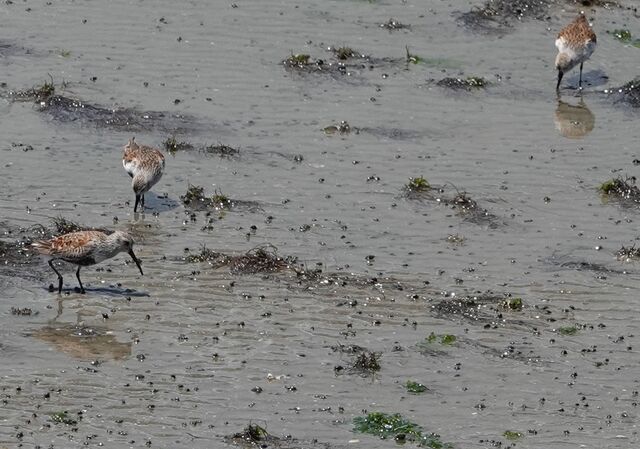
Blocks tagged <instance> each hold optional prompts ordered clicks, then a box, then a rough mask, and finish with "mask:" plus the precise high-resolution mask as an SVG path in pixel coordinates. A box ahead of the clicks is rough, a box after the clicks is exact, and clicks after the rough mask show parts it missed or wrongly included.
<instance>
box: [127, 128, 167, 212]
mask: <svg viewBox="0 0 640 449" xmlns="http://www.w3.org/2000/svg"><path fill="white" fill-rule="evenodd" d="M122 165H123V166H124V169H125V170H126V171H127V173H129V176H131V177H132V178H133V180H132V182H131V186H132V187H133V192H134V193H135V194H136V203H135V206H133V212H137V211H138V203H139V204H140V206H141V207H142V211H143V212H144V194H145V193H146V192H148V191H149V189H151V187H153V186H154V185H155V184H156V183H157V182H158V181H159V180H160V178H161V177H162V172H163V171H164V155H163V154H162V153H161V152H160V150H157V149H155V148H152V147H148V146H146V145H138V144H137V143H136V140H135V137H134V138H132V139H131V140H129V143H128V144H127V145H126V146H125V147H124V154H123V155H122Z"/></svg>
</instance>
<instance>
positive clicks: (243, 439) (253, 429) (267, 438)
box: [225, 424, 280, 448]
mask: <svg viewBox="0 0 640 449" xmlns="http://www.w3.org/2000/svg"><path fill="white" fill-rule="evenodd" d="M225 440H226V441H227V442H229V443H233V444H236V445H238V446H242V447H258V448H266V447H269V446H271V445H278V443H279V442H280V438H278V437H275V436H273V435H271V434H269V432H267V430H266V429H265V428H264V427H261V426H259V425H257V424H249V425H248V426H247V427H245V428H244V429H243V430H242V432H237V433H234V434H233V435H229V436H227V437H225Z"/></svg>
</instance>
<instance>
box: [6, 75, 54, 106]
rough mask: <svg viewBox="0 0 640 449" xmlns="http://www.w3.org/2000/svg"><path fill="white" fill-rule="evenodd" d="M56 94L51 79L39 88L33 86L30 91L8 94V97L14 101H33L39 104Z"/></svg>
mask: <svg viewBox="0 0 640 449" xmlns="http://www.w3.org/2000/svg"><path fill="white" fill-rule="evenodd" d="M55 93H56V87H55V85H54V84H53V79H50V80H49V81H45V82H44V83H42V84H41V85H40V86H34V87H32V88H30V89H25V90H18V91H12V92H9V95H10V97H11V98H12V99H13V100H14V101H34V102H41V101H45V100H48V99H49V98H51V97H52V96H53V95H54V94H55Z"/></svg>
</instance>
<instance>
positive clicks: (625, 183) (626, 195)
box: [598, 176, 640, 203]
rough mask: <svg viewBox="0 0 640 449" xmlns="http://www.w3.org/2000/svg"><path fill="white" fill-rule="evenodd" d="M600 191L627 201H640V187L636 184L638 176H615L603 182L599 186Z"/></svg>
mask: <svg viewBox="0 0 640 449" xmlns="http://www.w3.org/2000/svg"><path fill="white" fill-rule="evenodd" d="M598 191H599V192H600V193H602V195H606V196H608V197H612V198H617V199H619V200H621V201H625V202H636V203H638V202H640V189H639V188H638V186H636V178H635V177H634V176H632V177H625V178H624V179H623V178H622V177H618V178H613V179H610V180H608V181H605V182H603V183H602V184H600V185H599V186H598Z"/></svg>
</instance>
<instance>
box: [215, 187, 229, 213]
mask: <svg viewBox="0 0 640 449" xmlns="http://www.w3.org/2000/svg"><path fill="white" fill-rule="evenodd" d="M211 201H212V202H213V205H214V207H215V208H216V209H229V208H230V207H231V205H232V201H231V200H230V199H229V197H228V196H226V195H225V194H224V193H222V192H219V191H218V190H216V191H215V193H214V194H213V196H212V197H211Z"/></svg>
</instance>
